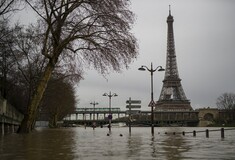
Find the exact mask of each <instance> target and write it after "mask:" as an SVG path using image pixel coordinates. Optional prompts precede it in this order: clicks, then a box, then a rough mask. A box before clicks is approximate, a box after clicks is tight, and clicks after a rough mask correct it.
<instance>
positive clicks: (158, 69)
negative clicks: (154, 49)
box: [138, 63, 165, 135]
mask: <svg viewBox="0 0 235 160" xmlns="http://www.w3.org/2000/svg"><path fill="white" fill-rule="evenodd" d="M138 70H140V71H146V70H147V71H149V72H150V73H151V101H150V103H149V106H150V107H151V133H152V135H154V115H153V107H154V106H155V102H154V99H153V72H155V71H165V69H164V68H162V66H158V67H157V68H155V69H153V64H152V63H151V68H150V69H149V68H148V67H147V66H141V67H140V68H139V69H138Z"/></svg>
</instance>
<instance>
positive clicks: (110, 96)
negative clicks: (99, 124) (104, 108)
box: [103, 91, 118, 132]
mask: <svg viewBox="0 0 235 160" xmlns="http://www.w3.org/2000/svg"><path fill="white" fill-rule="evenodd" d="M103 96H108V97H109V116H108V119H109V132H111V120H112V113H111V98H112V97H116V96H118V95H117V94H116V93H113V94H112V93H111V91H110V92H109V94H108V93H104V94H103Z"/></svg>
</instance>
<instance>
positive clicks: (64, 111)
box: [41, 78, 76, 127]
mask: <svg viewBox="0 0 235 160" xmlns="http://www.w3.org/2000/svg"><path fill="white" fill-rule="evenodd" d="M75 107H76V97H75V91H74V88H73V87H72V85H71V84H70V83H68V82H66V81H64V80H63V79H53V78H52V79H51V80H50V81H49V83H48V87H47V89H46V91H45V94H44V97H43V100H42V104H41V110H42V111H43V113H46V114H48V115H49V126H50V127H57V121H59V120H62V119H63V118H64V117H65V116H66V115H68V114H70V113H72V112H73V111H74V110H75Z"/></svg>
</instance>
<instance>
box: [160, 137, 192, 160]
mask: <svg viewBox="0 0 235 160" xmlns="http://www.w3.org/2000/svg"><path fill="white" fill-rule="evenodd" d="M172 133H173V132H170V134H167V135H166V139H165V140H163V145H162V146H163V147H162V148H163V149H164V150H165V151H166V152H165V156H166V159H174V160H180V159H184V158H185V157H183V155H182V153H183V152H188V151H189V149H190V147H189V146H188V144H187V143H186V142H185V139H184V137H182V135H179V134H176V135H173V134H172Z"/></svg>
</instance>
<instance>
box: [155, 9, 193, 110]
mask: <svg viewBox="0 0 235 160" xmlns="http://www.w3.org/2000/svg"><path fill="white" fill-rule="evenodd" d="M173 22H174V19H173V16H172V15H171V10H170V9H169V16H168V17H167V24H168V35H167V55H166V68H165V77H164V80H163V86H162V90H161V94H160V97H159V100H158V101H157V103H156V105H155V110H157V111H189V110H192V107H191V105H190V101H189V100H188V99H187V98H186V95H185V93H184V90H183V87H182V85H181V79H180V78H179V73H178V69H177V62H176V54H175V42H174V32H173Z"/></svg>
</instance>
